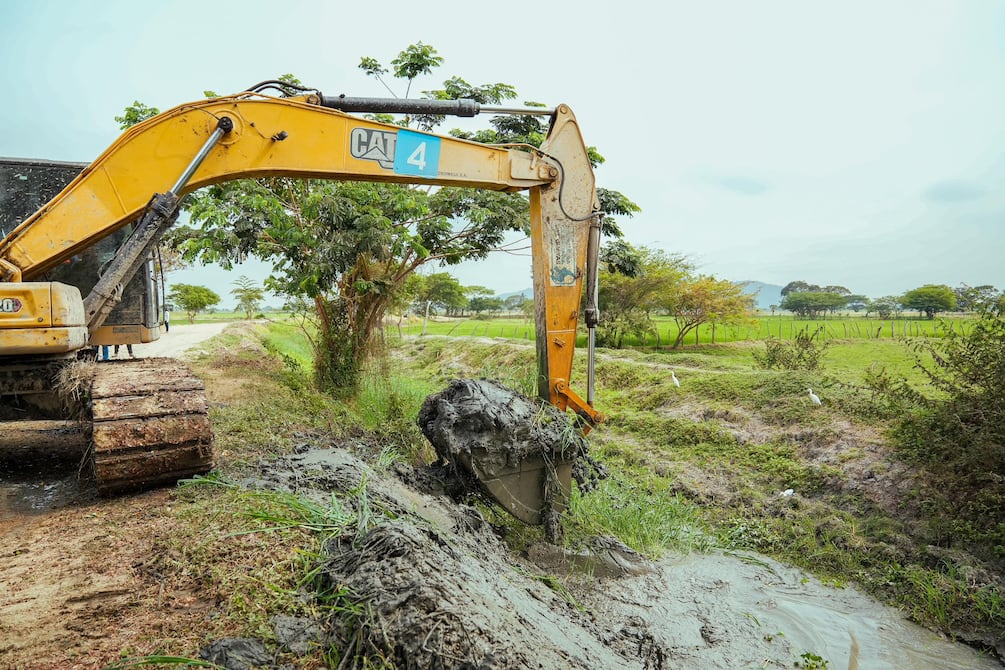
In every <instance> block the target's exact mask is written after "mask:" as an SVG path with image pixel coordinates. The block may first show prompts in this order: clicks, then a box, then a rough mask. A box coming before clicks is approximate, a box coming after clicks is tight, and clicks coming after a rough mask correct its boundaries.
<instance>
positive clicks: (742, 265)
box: [0, 0, 1005, 303]
mask: <svg viewBox="0 0 1005 670" xmlns="http://www.w3.org/2000/svg"><path fill="white" fill-rule="evenodd" d="M419 41H422V42H423V43H425V44H430V45H432V46H433V47H435V48H436V49H437V51H438V52H439V55H440V56H442V57H443V58H444V59H445V63H444V65H443V67H441V68H440V69H439V70H438V71H436V72H434V74H433V76H430V77H427V78H425V79H423V80H421V81H419V82H417V85H416V86H415V87H414V89H413V92H414V91H415V90H418V91H421V90H425V89H432V88H440V87H441V84H442V82H443V80H445V79H447V78H448V77H450V76H453V75H458V76H461V77H463V78H465V79H466V80H467V81H469V82H470V83H472V84H484V83H493V82H505V83H509V84H512V85H514V86H515V87H516V88H517V90H518V92H519V94H520V99H521V100H535V101H541V102H545V103H548V104H549V105H554V104H557V103H560V102H563V103H567V104H569V105H570V106H571V107H572V109H573V111H574V112H575V114H576V116H577V118H578V119H579V123H580V126H581V128H582V131H583V135H584V138H585V140H586V142H587V143H588V144H590V145H593V146H596V147H597V148H598V149H599V150H600V152H601V153H602V154H603V155H604V156H605V157H606V159H607V162H606V163H605V164H604V165H602V166H601V167H600V168H599V169H598V171H597V181H598V184H599V185H601V186H604V187H607V188H611V189H616V190H619V191H621V192H623V193H624V194H626V195H627V196H628V197H630V198H631V199H633V200H634V201H635V202H637V203H638V204H639V205H640V206H641V207H642V212H641V213H640V214H638V215H636V216H635V217H634V218H633V219H630V220H623V221H622V222H621V223H622V227H623V229H624V230H625V232H626V235H627V239H628V240H629V241H630V242H631V243H633V244H636V245H649V246H654V247H660V248H663V249H666V250H668V251H672V252H679V253H683V254H686V255H688V256H690V257H691V258H692V259H694V260H695V261H696V262H697V263H698V265H699V267H700V269H701V271H702V272H704V273H707V274H714V275H716V276H717V277H721V278H725V279H732V280H759V281H763V282H767V283H773V284H786V283H788V282H789V281H793V280H804V281H807V282H810V283H815V284H821V285H826V284H840V285H843V286H846V287H848V288H849V289H851V290H852V291H853V292H856V293H865V294H867V295H870V296H872V297H879V296H882V295H888V294H899V293H902V292H904V291H906V290H908V289H912V288H915V287H917V286H920V285H922V284H926V283H944V284H948V285H950V286H957V285H959V284H960V283H966V284H970V285H980V284H993V285H995V286H997V287H999V288H1005V263H1003V262H1002V255H1003V251H1005V244H1003V239H1005V233H1003V232H1002V231H1003V224H1005V2H1001V1H999V0H939V1H928V2H924V1H919V0H909V1H907V0H905V1H897V0H840V1H834V2H814V1H811V0H791V1H788V0H785V1H783V0H767V1H757V0H734V1H728V2H727V1H709V0H703V1H701V2H698V1H696V0H690V1H686V2H684V1H677V0H669V1H667V0H664V2H662V3H657V2H652V0H644V1H641V0H640V1H637V0H620V1H618V2H611V1H609V0H604V1H595V0H579V1H575V0H551V1H550V2H536V3H510V4H505V3H491V4H488V3H478V2H471V1H470V0H463V1H461V0H457V1H454V0H449V1H447V0H430V1H428V2H425V3H416V2H400V1H399V0H383V1H382V2H356V3H353V2H345V1H340V2H327V1H321V0H316V1H308V0H284V1H283V2H264V1H258V0H244V1H242V2H233V1H229V0H215V1H206V0H199V1H194V0H174V1H172V0H158V1H157V2H135V0H129V1H123V0H89V1H85V0H77V1H71V0H0V59H2V62H3V63H5V66H4V68H3V69H2V71H0V88H2V90H3V91H4V100H5V104H4V106H3V112H2V114H3V117H2V118H3V121H4V123H3V133H2V134H0V155H3V156H10V157H22V158H28V157H31V158H47V159H55V160H71V161H90V160H93V159H94V158H96V157H97V156H98V155H99V154H100V153H101V152H102V151H104V149H105V148H106V147H107V146H108V145H109V144H111V143H112V142H113V141H114V140H115V138H116V137H117V136H118V134H119V132H120V131H119V130H118V127H117V124H116V123H115V121H114V117H115V116H117V115H121V114H122V112H123V110H124V108H125V107H126V106H127V105H129V104H131V103H132V102H133V101H136V100H138V101H141V102H143V103H145V104H148V105H151V106H155V107H159V108H160V109H169V108H171V107H174V106H175V105H177V104H180V103H182V102H188V101H191V100H196V99H199V98H201V97H202V94H203V91H204V90H213V91H216V92H218V93H221V94H224V93H234V92H238V91H240V90H243V89H245V88H247V87H248V86H250V85H251V84H254V83H257V82H258V81H261V80H264V79H271V78H275V77H277V76H279V75H281V74H284V73H292V74H295V75H296V76H297V77H299V78H300V79H301V80H302V81H303V82H304V83H305V84H307V85H310V86H313V87H317V88H319V89H321V90H322V91H324V92H325V93H326V94H339V93H345V94H346V95H352V96H364V95H365V96H383V95H386V91H385V90H384V89H383V88H382V87H381V86H380V84H379V83H378V82H377V81H376V80H374V79H372V78H368V77H366V76H365V75H364V74H363V73H362V71H361V70H359V69H358V64H359V60H360V58H361V57H362V56H372V57H374V58H376V59H378V60H380V61H381V62H383V63H384V64H385V65H387V64H388V63H389V62H390V60H391V59H392V58H394V57H395V56H396V55H397V54H398V52H399V51H401V50H402V49H404V48H405V47H406V46H408V45H409V44H412V43H415V42H419ZM401 93H403V91H401ZM484 122H486V123H487V119H485V120H484ZM455 125H456V124H455ZM449 127H451V126H450V124H449V122H448V124H447V126H445V127H444V128H449ZM529 268H530V264H529V259H528V258H526V257H518V256H517V257H514V256H505V255H496V256H493V257H491V258H490V259H489V260H486V261H482V262H480V263H477V264H474V263H472V264H466V265H465V266H463V267H462V268H461V269H460V270H454V274H455V275H456V276H458V278H459V279H460V280H461V282H462V283H464V284H480V285H486V286H489V287H490V288H493V289H495V290H496V291H497V292H499V293H504V292H509V291H515V290H520V289H523V288H526V287H529V286H530V283H531V280H530V269H529ZM257 271H258V267H257V266H249V267H246V268H242V269H241V270H239V271H238V272H237V273H234V274H232V275H222V274H219V273H216V272H209V271H206V270H201V269H200V270H198V271H196V272H194V273H186V274H185V275H183V276H182V275H176V276H175V277H174V281H185V282H187V283H202V284H206V285H210V286H211V287H213V288H214V290H216V291H217V292H218V293H220V294H221V295H222V296H223V295H224V294H227V295H226V296H225V302H227V303H229V302H230V299H229V298H230V296H229V293H228V292H229V290H230V288H231V286H230V283H229V282H230V281H232V279H233V278H235V277H236V276H238V275H240V274H250V275H251V276H254V274H255V272H257ZM200 279H202V281H199V280H200Z"/></svg>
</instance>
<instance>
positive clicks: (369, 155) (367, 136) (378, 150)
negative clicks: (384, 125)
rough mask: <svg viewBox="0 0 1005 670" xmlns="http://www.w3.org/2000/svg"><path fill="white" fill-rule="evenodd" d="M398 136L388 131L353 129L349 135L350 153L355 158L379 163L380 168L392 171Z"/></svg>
mask: <svg viewBox="0 0 1005 670" xmlns="http://www.w3.org/2000/svg"><path fill="white" fill-rule="evenodd" d="M397 140H398V134H397V133H389V132H387V131H386V130H371V129H370V128H353V129H352V133H350V135H349V152H350V153H351V154H352V157H353V158H359V159H360V160H365V161H377V163H379V164H380V167H382V168H386V169H388V170H391V169H393V168H394V145H395V144H396V143H397Z"/></svg>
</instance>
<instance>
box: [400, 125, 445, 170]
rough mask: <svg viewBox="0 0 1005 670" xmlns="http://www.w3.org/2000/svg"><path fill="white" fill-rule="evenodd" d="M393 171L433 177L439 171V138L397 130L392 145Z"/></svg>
mask: <svg viewBox="0 0 1005 670" xmlns="http://www.w3.org/2000/svg"><path fill="white" fill-rule="evenodd" d="M394 171H395V172H397V173H398V174H413V175H418V176H420V177H435V176H436V175H437V174H439V171H440V138H439V137H433V136H431V135H423V134H422V133H414V132H412V131H411V130H399V131H398V141H397V143H396V144H395V147H394Z"/></svg>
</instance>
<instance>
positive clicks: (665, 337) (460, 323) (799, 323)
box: [387, 316, 972, 347]
mask: <svg viewBox="0 0 1005 670" xmlns="http://www.w3.org/2000/svg"><path fill="white" fill-rule="evenodd" d="M971 321H972V319H970V318H968V317H960V316H954V317H950V318H945V319H914V318H898V319H875V318H866V317H861V316H838V317H834V318H828V319H815V320H807V319H797V318H794V317H792V316H760V317H758V318H757V319H755V320H754V321H752V322H751V323H750V324H748V325H742V326H725V325H713V324H704V325H702V326H699V327H698V328H697V329H696V330H695V331H694V332H693V333H689V334H688V336H687V338H686V340H685V345H695V344H724V343H727V342H749V341H756V340H763V339H766V338H768V337H778V338H782V339H792V338H794V337H795V336H796V334H797V333H799V332H802V331H806V332H809V333H815V334H816V336H817V338H818V339H820V340H823V341H829V340H850V339H861V340H866V339H873V340H875V339H880V340H882V339H888V340H896V339H898V338H901V339H902V338H905V337H941V336H943V335H945V334H946V333H947V332H949V331H950V330H955V331H956V332H959V331H960V330H962V329H965V328H967V326H968V324H969V323H970V322H971ZM388 323H389V325H388V327H387V330H388V333H389V334H390V333H397V332H398V328H397V325H396V322H395V321H393V319H389V320H388ZM653 327H654V334H651V335H650V336H648V337H646V338H645V339H644V341H643V340H640V339H638V338H634V337H628V338H626V341H625V344H626V345H627V346H631V347H657V346H659V347H665V346H668V345H669V344H671V343H672V342H673V341H674V340H675V339H676V337H677V332H678V330H677V326H676V325H675V324H674V322H673V319H671V318H670V317H667V316H657V317H654V318H653ZM401 332H402V334H403V335H419V334H420V333H421V332H422V320H421V319H418V318H414V317H413V318H408V319H404V320H403V321H402V327H401ZM426 333H427V334H429V335H450V336H453V337H505V338H509V339H521V340H533V339H534V323H533V321H530V320H527V319H524V318H505V317H504V318H493V319H477V318H458V319H448V318H436V319H431V320H430V321H429V323H428V324H427V326H426ZM656 333H658V335H657V334H656Z"/></svg>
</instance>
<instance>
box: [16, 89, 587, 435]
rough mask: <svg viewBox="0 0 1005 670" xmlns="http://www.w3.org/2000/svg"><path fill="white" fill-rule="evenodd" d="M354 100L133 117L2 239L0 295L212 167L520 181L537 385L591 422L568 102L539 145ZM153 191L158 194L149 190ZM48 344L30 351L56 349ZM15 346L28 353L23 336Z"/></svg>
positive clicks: (505, 187) (309, 98)
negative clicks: (405, 124)
mask: <svg viewBox="0 0 1005 670" xmlns="http://www.w3.org/2000/svg"><path fill="white" fill-rule="evenodd" d="M354 100H358V99H351V98H329V97H326V96H322V95H320V94H316V95H315V94H311V95H304V96H299V97H294V98H273V97H268V96H264V95H261V94H259V93H250V92H249V93H242V94H238V95H234V96H229V97H223V98H215V99H211V100H204V101H198V102H192V103H189V104H184V105H180V106H178V107H176V108H174V109H172V110H169V111H167V112H164V113H162V114H159V115H158V116H155V117H153V118H151V119H148V120H147V121H144V122H143V123H140V124H137V125H136V126H133V127H132V128H130V129H129V130H127V131H126V132H125V133H124V134H123V135H122V136H121V137H120V138H119V139H118V140H117V141H116V142H115V143H114V144H113V145H112V146H110V147H109V148H108V150H106V151H105V152H104V153H103V154H102V155H101V156H99V157H98V158H97V160H95V161H94V162H93V163H91V164H90V166H88V167H87V168H86V169H84V171H83V172H81V173H80V175H79V176H78V177H77V178H76V179H74V180H73V181H72V182H71V183H70V184H69V185H68V186H67V187H66V188H65V189H64V190H63V191H62V192H61V193H59V194H58V195H57V196H56V197H55V198H53V199H52V201H50V202H49V203H48V204H46V205H45V206H43V207H42V208H41V209H39V210H38V211H37V212H36V213H35V214H33V215H32V216H31V217H29V218H28V219H26V220H25V221H24V222H22V223H21V224H20V225H19V226H17V227H16V228H15V229H14V230H13V231H12V232H11V233H10V234H8V235H7V236H6V237H4V238H3V239H2V240H0V299H2V298H3V296H5V295H8V293H9V292H12V291H16V290H18V288H17V287H30V286H37V285H38V282H37V281H35V282H32V280H33V279H36V280H37V278H40V277H41V275H42V273H44V272H46V271H47V270H48V269H50V268H53V267H54V266H56V265H57V264H59V263H62V262H63V261H65V260H67V259H69V258H71V257H72V256H74V255H75V254H77V253H79V252H81V251H82V250H84V249H87V248H88V247H89V246H90V245H92V244H94V243H95V242H96V241H97V240H100V239H101V238H103V237H105V236H107V235H109V234H111V233H113V232H114V231H116V230H118V229H120V228H122V227H123V226H125V225H127V224H129V223H132V222H136V221H137V220H138V219H140V218H141V217H142V216H145V215H148V214H149V213H150V210H151V209H155V208H156V207H163V208H165V209H166V210H167V211H164V212H162V213H161V218H162V219H164V220H167V221H168V224H169V223H170V221H171V220H173V218H174V216H175V215H176V214H177V205H178V201H179V200H180V198H181V197H182V196H184V195H185V194H186V193H189V192H191V191H193V190H195V189H198V188H200V187H202V186H206V185H209V184H213V183H218V182H221V181H226V180H233V179H238V178H245V177H262V176H286V177H303V178H320V179H338V180H357V181H375V182H396V183H410V184H415V183H421V184H430V185H444V186H464V187H474V188H484V189H492V190H502V191H519V190H529V195H530V205H531V207H530V211H531V239H532V250H533V257H534V258H533V264H534V299H535V303H536V320H537V321H536V323H537V348H538V366H539V370H538V372H539V380H540V381H539V394H540V395H541V396H542V397H543V398H544V399H546V400H548V401H549V402H551V403H552V404H554V405H556V406H558V407H559V408H561V409H566V408H568V407H571V408H572V409H573V410H574V411H575V412H577V413H578V414H579V415H580V416H582V417H583V418H584V419H586V420H587V421H588V423H591V424H592V423H593V422H595V421H596V420H598V419H599V418H600V417H599V415H598V414H597V413H596V412H595V411H594V410H593V409H592V407H591V406H590V405H591V402H586V401H584V400H583V399H582V398H580V397H579V396H578V395H576V394H575V393H573V392H572V391H571V390H570V388H569V379H570V375H571V371H572V361H573V353H574V349H575V342H576V325H577V321H578V313H579V307H580V302H581V297H582V282H583V280H584V278H585V275H586V274H587V257H588V247H590V253H589V255H590V256H592V257H594V258H595V255H596V251H597V245H598V241H599V238H598V235H599V203H598V200H597V197H596V192H595V188H594V177H593V170H592V167H591V164H590V161H589V157H588V154H587V150H586V147H585V145H584V143H583V139H582V136H581V134H580V131H579V126H578V123H577V122H576V118H575V116H574V115H573V113H572V111H571V110H570V109H569V108H568V107H567V106H565V105H560V106H559V107H558V108H557V109H555V110H554V111H553V113H552V118H551V125H550V130H549V133H548V137H547V139H546V140H545V142H544V143H543V144H542V146H541V148H540V149H533V148H529V147H524V148H523V149H526V150H522V149H516V148H503V147H493V146H488V145H483V144H478V143H475V142H468V141H465V140H460V139H456V138H453V137H448V136H439V135H434V134H431V133H422V132H416V131H413V130H409V129H406V128H402V127H399V126H395V125H388V124H382V123H379V122H376V121H372V120H367V119H363V118H359V117H356V116H352V115H350V114H347V113H345V112H343V111H339V109H336V108H340V109H348V110H350V111H398V110H396V109H393V108H383V109H379V108H375V107H374V106H373V105H366V104H363V105H356V107H362V108H367V109H362V108H361V109H356V107H354V106H353V101H354ZM408 103H415V104H422V105H433V107H431V108H430V110H431V111H430V112H429V113H444V114H449V113H458V114H462V115H472V114H470V113H465V111H463V110H462V111H440V108H438V107H435V105H437V104H440V105H443V104H459V105H462V104H467V105H468V106H469V107H470V106H471V105H473V106H474V107H475V108H477V105H475V104H474V103H472V102H471V101H396V102H395V103H394V104H397V105H399V106H403V107H402V109H401V111H409V109H413V108H411V107H408ZM423 109H425V108H423ZM475 111H476V112H477V110H475ZM485 111H489V110H485ZM507 111H510V110H507ZM537 111H538V113H540V110H537ZM155 195H157V196H158V197H162V196H164V195H166V196H167V199H166V200H164V201H160V202H157V201H156V198H154V196H155ZM165 203H166V204H165ZM160 232H161V233H162V232H163V231H162V230H161V231H160ZM151 234H152V235H154V233H151ZM156 236H157V237H159V234H157V235H156ZM147 244H149V242H147ZM147 248H149V247H147ZM131 262H132V264H133V265H135V264H136V262H137V261H131ZM594 262H595V261H594ZM123 263H124V265H129V263H130V262H127V261H123ZM22 282H24V283H22ZM114 288H115V287H114V286H111V287H109V286H105V287H102V286H100V284H99V286H96V287H95V290H94V291H93V292H92V296H95V295H97V296H98V298H99V299H100V300H97V299H96V301H95V303H94V305H91V304H90V302H89V301H91V298H92V296H89V297H88V301H85V312H86V324H85V326H86V328H85V329H91V330H93V329H94V328H95V327H96V325H100V323H101V322H102V321H103V315H102V314H101V308H100V307H97V306H95V305H97V303H98V302H101V301H107V299H108V298H109V296H111V295H112V294H113V293H114ZM22 293H23V291H22ZM588 293H589V294H590V295H592V291H588ZM105 314H107V311H105ZM3 317H4V315H3V314H2V313H0V356H3V355H5V353H12V352H11V351H9V350H5V346H4V344H5V341H6V340H5V339H4V337H5V335H4V331H5V329H13V328H15V327H16V328H21V329H24V327H25V324H23V323H19V324H17V325H15V324H14V323H13V321H8V320H5V319H4V318H3ZM589 318H590V317H589V316H588V319H589ZM10 334H11V335H13V333H10ZM21 335H22V336H23V335H24V333H21ZM19 341H22V342H23V341H24V338H23V337H21V339H20V340H19ZM67 341H68V342H77V341H79V340H67ZM50 345H51V343H49V344H47V347H48V348H41V349H39V351H38V352H37V353H42V352H43V351H52V349H51V346H50ZM68 346H79V345H68ZM14 353H24V351H23V347H22V349H19V350H18V351H17V352H14ZM589 399H590V400H591V401H592V398H589Z"/></svg>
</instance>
